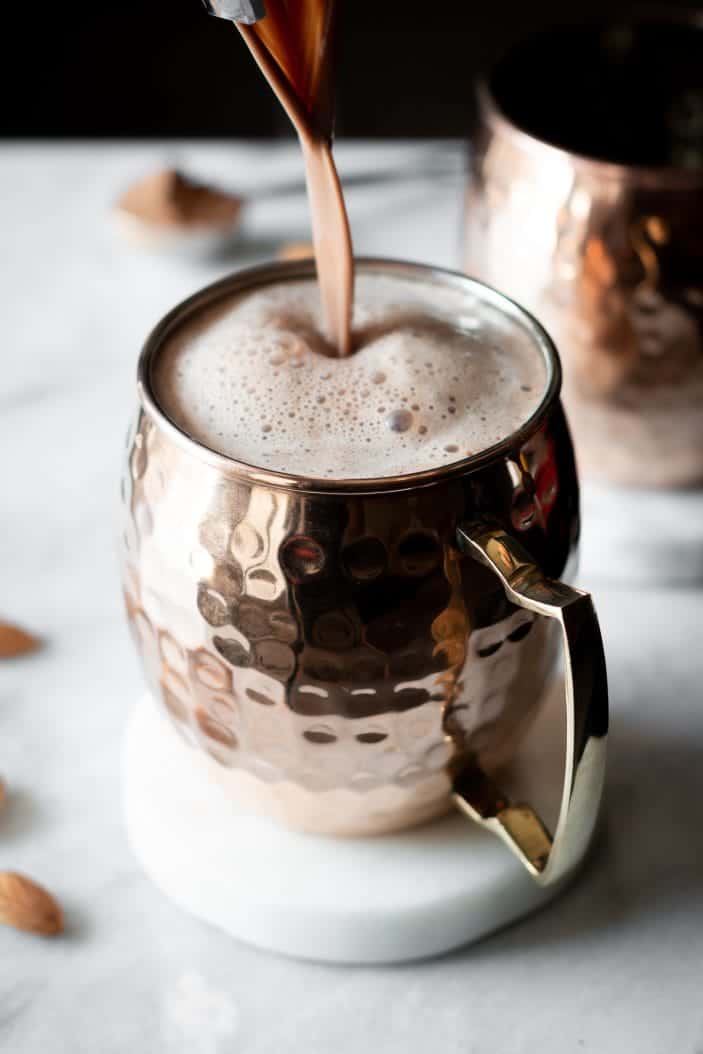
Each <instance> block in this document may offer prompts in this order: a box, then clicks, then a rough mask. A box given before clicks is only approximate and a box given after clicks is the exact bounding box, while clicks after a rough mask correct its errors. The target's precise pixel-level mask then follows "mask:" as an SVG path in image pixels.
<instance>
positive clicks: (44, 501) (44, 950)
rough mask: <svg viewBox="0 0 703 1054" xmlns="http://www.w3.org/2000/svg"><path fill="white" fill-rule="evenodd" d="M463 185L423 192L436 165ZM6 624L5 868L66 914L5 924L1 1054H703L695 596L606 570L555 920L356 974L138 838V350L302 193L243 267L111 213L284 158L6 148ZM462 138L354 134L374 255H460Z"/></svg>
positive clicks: (701, 656) (596, 585)
mask: <svg viewBox="0 0 703 1054" xmlns="http://www.w3.org/2000/svg"><path fill="white" fill-rule="evenodd" d="M439 150H441V151H443V152H445V153H446V154H447V156H448V157H449V158H450V159H451V158H453V159H454V160H455V161H456V165H455V167H454V174H453V175H452V174H449V175H447V176H444V177H442V178H441V179H438V178H437V177H423V176H422V170H423V166H424V165H425V162H426V159H427V158H428V156H430V155H431V154H432V152H433V151H434V152H436V151H439ZM0 153H1V157H0V230H1V231H2V247H1V248H0V260H1V262H2V294H1V297H2V318H3V331H4V333H5V339H4V341H3V348H2V353H1V362H2V372H1V377H2V380H1V381H0V408H1V409H0V430H1V439H0V452H1V453H0V457H1V460H2V480H3V487H2V505H1V515H0V543H1V548H0V575H1V578H0V581H1V584H2V588H1V590H0V617H4V618H7V619H11V620H12V621H15V622H20V623H23V624H24V625H26V627H28V628H29V629H31V630H32V631H33V632H35V633H37V634H39V635H41V636H42V637H43V638H44V639H45V641H46V646H45V647H44V648H43V650H42V651H41V652H39V653H37V654H36V655H33V656H29V657H26V658H24V659H21V660H15V661H13V662H5V663H3V664H2V667H1V668H0V772H1V773H2V775H3V776H4V778H5V779H6V780H7V783H8V785H9V787H10V788H11V794H10V797H9V800H8V803H7V807H6V809H5V811H4V814H3V815H2V817H0V868H7V869H10V868H11V869H16V870H21V871H25V872H27V873H28V874H30V875H32V876H34V877H35V878H37V879H38V880H40V881H42V882H43V883H45V884H46V885H47V886H48V887H49V888H50V889H51V890H52V891H54V892H55V893H56V895H57V896H58V897H59V898H60V900H61V901H62V903H63V904H64V907H65V910H66V916H67V932H66V934H65V935H64V936H63V937H61V938H58V939H55V940H52V941H48V940H42V939H40V938H35V937H32V936H28V935H25V934H21V933H18V932H15V931H13V930H11V929H9V928H7V927H0V1050H2V1051H3V1052H4V1051H7V1052H8V1054H56V1052H64V1051H66V1052H70V1054H81V1052H90V1054H94V1052H96V1051H100V1054H113V1052H114V1054H117V1052H123V1051H125V1052H126V1051H129V1052H136V1051H158V1052H166V1054H180V1052H183V1054H186V1052H187V1054H224V1052H227V1054H231V1052H235V1051H246V1052H247V1054H269V1052H271V1054H273V1052H276V1054H280V1052H281V1051H306V1052H308V1054H318V1052H319V1054H327V1052H329V1051H335V1054H357V1052H358V1051H359V1050H361V1049H371V1050H378V1051H383V1054H396V1052H397V1054H401V1052H402V1054H408V1052H410V1054H414V1052H418V1054H419V1052H424V1051H427V1050H437V1051H443V1052H444V1051H447V1052H448V1051H462V1052H466V1054H484V1052H485V1054H496V1052H501V1054H521V1052H528V1051H529V1052H530V1054H532V1052H534V1051H535V1050H537V1049H539V1050H540V1051H542V1052H545V1054H549V1052H554V1054H557V1052H558V1054H564V1052H565V1051H582V1050H583V1051H593V1052H597V1054H622V1052H623V1051H633V1052H634V1051H636V1052H637V1054H662V1052H664V1051H675V1052H676V1054H701V1052H703V1009H702V1008H701V999H700V991H701V973H702V971H703V822H702V819H701V799H702V798H703V776H702V775H701V772H702V767H701V758H703V692H702V690H701V685H702V684H703V648H702V647H701V643H700V632H701V628H702V627H703V593H702V592H699V591H698V590H696V589H692V588H689V589H685V588H683V589H679V590H676V589H673V588H669V589H667V588H663V587H657V588H656V589H654V588H647V587H645V586H634V585H630V586H627V585H624V584H621V585H617V586H616V585H613V584H609V583H608V581H607V580H606V579H605V578H603V579H602V580H595V581H589V583H588V586H589V588H593V591H594V593H595V596H596V602H597V605H598V608H599V611H600V614H601V619H602V624H603V629H604V636H605V642H606V648H607V653H608V658H609V668H610V678H611V700H612V737H611V742H612V750H611V755H610V769H609V779H608V789H607V813H606V825H605V835H604V838H603V840H602V844H601V845H600V847H599V849H598V851H597V853H596V854H595V856H594V858H593V860H592V862H591V864H590V865H589V867H588V869H587V872H586V873H585V874H584V875H583V877H582V878H581V879H580V880H579V882H578V883H577V884H576V885H575V886H574V887H573V888H572V889H571V890H570V891H569V892H568V893H567V894H566V895H564V896H563V897H562V898H561V899H560V900H559V901H558V902H557V903H556V904H554V905H553V906H551V907H549V908H548V909H546V910H545V911H543V912H542V913H541V914H539V915H536V916H533V917H532V918H530V919H528V920H526V921H524V922H522V923H521V924H519V925H517V926H515V927H513V928H511V929H508V930H506V931H504V932H502V933H500V934H498V935H497V936H494V937H492V938H490V939H488V940H486V941H484V942H483V943H481V944H479V945H477V946H474V947H472V948H469V949H467V950H464V951H461V952H458V953H454V954H452V955H449V956H447V957H445V958H443V959H438V960H435V961H428V962H423V963H417V964H414V965H410V966H403V967H396V968H389V967H385V968H361V967H358V968H349V967H347V968H342V967H330V966H321V965H312V964H307V963H300V962H294V961H289V960H286V959H283V958H277V957H274V956H270V955H268V954H265V953H263V952H259V951H255V950H252V949H250V948H248V947H245V946H243V945H239V944H237V943H234V942H233V941H231V940H230V939H228V938H227V937H225V936H223V935H221V934H220V933H218V932H214V931H212V930H211V929H209V928H207V927H205V926H204V925H202V924H200V923H198V922H196V921H194V920H192V919H190V918H188V917H186V916H184V915H182V914H181V913H180V912H179V911H178V910H177V909H176V908H175V907H173V906H172V905H171V904H170V903H168V902H167V901H166V900H165V899H163V898H162V897H161V896H160V895H159V894H158V893H157V891H156V890H155V889H154V888H153V887H152V886H151V885H150V883H149V882H148V881H147V880H146V879H145V878H144V877H143V876H142V875H141V873H140V872H139V870H138V868H137V866H136V864H135V862H134V860H133V859H132V857H131V855H130V852H129V849H128V847H127V844H126V840H125V836H124V832H123V827H122V818H121V807H120V786H119V761H120V744H121V737H122V732H123V728H124V725H125V720H126V715H127V713H128V709H129V707H130V706H131V704H132V702H133V700H134V699H135V698H136V696H137V695H138V693H139V692H140V690H141V677H140V671H139V668H138V665H137V661H136V658H135V655H134V654H133V651H132V645H131V642H130V640H129V638H128V634H127V631H126V627H125V623H124V619H123V614H122V609H121V599H120V593H119V587H118V580H117V573H116V561H115V556H114V542H113V531H114V527H113V524H114V513H115V509H116V498H117V481H118V472H119V462H120V456H121V452H122V445H123V439H124V434H125V430H126V426H127V420H128V416H129V414H130V412H131V409H132V402H133V386H134V368H135V360H136V356H137V353H138V350H139V347H140V344H141V341H142V339H143V337H144V336H145V334H146V332H147V331H148V329H149V328H150V327H151V325H152V324H153V323H154V322H155V321H156V320H157V319H158V318H159V316H160V315H161V314H162V313H163V312H164V310H166V309H167V308H168V307H170V306H172V305H173V304H174V303H175V302H176V301H177V300H179V299H180V298H182V297H183V296H184V295H186V294H187V293H190V292H191V291H193V290H194V289H196V288H197V287H199V286H202V285H204V284H205V283H206V282H209V281H211V280H212V279H214V278H216V277H218V276H220V275H221V274H224V273H225V272H226V271H227V270H229V269H231V268H232V267H235V266H242V265H245V264H249V263H253V262H256V261H258V260H261V259H263V258H264V257H266V256H269V255H271V254H272V252H273V251H274V250H275V247H276V245H277V244H278V243H279V242H280V241H281V240H286V239H287V240H293V239H301V238H306V231H307V214H306V209H305V205H304V201H303V199H302V197H301V196H298V197H294V198H290V199H288V200H286V201H281V202H277V203H274V202H273V201H268V202H264V201H262V202H260V203H259V204H254V205H252V206H251V207H250V208H249V209H248V211H247V214H246V219H245V224H244V229H243V232H242V238H241V240H240V242H239V244H238V246H237V247H236V248H235V249H234V250H233V251H232V252H230V253H229V254H224V253H223V254H221V255H220V257H219V258H218V259H216V260H213V259H211V260H209V261H204V260H195V259H190V260H188V259H183V258H171V257H164V256H153V255H147V254H144V253H140V252H138V251H136V250H134V249H130V248H128V247H127V246H125V245H123V244H121V243H119V242H118V241H116V240H115V238H114V236H113V234H112V232H111V230H110V227H109V224H108V206H109V204H110V203H111V201H112V200H113V199H114V198H115V196H116V194H117V193H118V192H119V191H120V189H121V188H122V187H124V185H125V184H126V183H128V182H129V181H130V180H132V179H133V178H135V177H136V176H138V175H139V174H140V173H142V172H145V171H147V170H148V169H149V168H150V167H152V166H154V165H158V164H161V163H164V162H168V163H170V162H173V161H175V162H177V163H183V164H185V165H187V166H188V168H189V170H191V171H194V172H196V173H206V174H208V175H209V176H211V177H212V178H215V177H219V178H221V179H222V180H225V181H227V182H230V183H232V184H233V185H235V186H238V187H241V188H244V189H247V188H250V189H253V188H255V187H256V186H257V185H259V184H265V183H267V182H268V181H269V180H270V181H271V182H274V181H276V180H278V179H283V178H285V177H287V176H291V175H295V174H297V173H298V172H299V161H298V157H297V153H296V151H295V149H294V147H293V145H292V144H284V145H282V146H276V147H271V146H264V145H260V146H246V145H236V146H235V145H232V144H229V145H222V144H219V145H218V144H207V143H201V144H186V143H184V144H175V145H174V144H168V145H163V144H153V143H152V144H142V145H125V144H122V145H115V144H95V145H82V146H72V145H70V144H62V145H56V146H48V145H26V146H21V145H6V146H4V147H3V148H2V150H1V151H0ZM460 156H461V154H460V151H459V149H458V148H457V147H454V146H452V145H451V144H441V145H439V146H436V147H434V148H428V146H427V145H426V144H424V145H423V144H415V145H407V144H396V145H394V146H392V147H391V146H385V145H375V146H371V145H363V144H346V145H345V144H342V146H341V147H340V149H339V158H340V167H341V169H342V172H351V171H366V170H367V169H369V168H373V167H379V168H382V167H384V166H385V167H396V166H398V165H402V166H405V167H407V169H408V171H409V172H414V173H416V178H414V179H409V180H408V181H407V182H404V183H402V184H400V185H397V186H389V185H379V186H377V187H375V188H370V187H365V188H364V187H358V188H356V189H355V190H354V191H353V192H352V193H350V211H351V219H352V224H353V228H354V233H355V237H356V247H357V251H359V252H363V253H369V254H379V255H388V256H405V257H409V258H414V259H421V260H426V261H430V262H436V263H440V264H445V265H457V264H458V263H459V244H460V219H461V208H462V204H461V173H460V168H461V164H460Z"/></svg>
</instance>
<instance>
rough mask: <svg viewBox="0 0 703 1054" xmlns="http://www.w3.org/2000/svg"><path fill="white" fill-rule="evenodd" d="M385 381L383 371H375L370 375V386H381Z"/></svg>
mask: <svg viewBox="0 0 703 1054" xmlns="http://www.w3.org/2000/svg"><path fill="white" fill-rule="evenodd" d="M385 379H386V375H385V373H384V372H383V370H375V371H374V372H373V373H372V374H371V382H372V384H383V382H384V381H385Z"/></svg>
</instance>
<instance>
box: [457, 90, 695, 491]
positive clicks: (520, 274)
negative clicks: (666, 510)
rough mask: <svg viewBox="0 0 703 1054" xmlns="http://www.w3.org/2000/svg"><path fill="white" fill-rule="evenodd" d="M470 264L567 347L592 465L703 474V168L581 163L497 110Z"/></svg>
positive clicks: (585, 462) (473, 207) (581, 439)
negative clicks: (702, 170) (498, 117)
mask: <svg viewBox="0 0 703 1054" xmlns="http://www.w3.org/2000/svg"><path fill="white" fill-rule="evenodd" d="M465 263H466V270H467V272H468V273H469V274H471V275H473V276H475V277H477V278H480V279H482V280H483V281H485V282H488V283H490V284H492V285H494V286H496V288H498V289H500V290H502V291H503V292H505V293H507V294H508V295H509V296H512V297H514V298H515V299H516V300H517V301H518V302H519V303H521V304H523V305H524V306H525V307H527V308H529V309H530V310H531V311H533V312H534V313H535V315H536V316H537V318H539V320H540V321H541V322H542V323H543V324H544V325H545V326H546V328H547V330H548V331H549V333H550V335H551V336H552V337H553V339H554V340H555V341H556V344H557V347H558V348H559V350H560V353H561V356H562V360H563V365H564V382H565V383H564V402H565V405H566V409H567V412H568V415H569V422H570V425H571V427H572V431H573V434H574V440H575V445H576V450H577V454H578V458H579V465H580V467H581V469H582V471H584V472H585V473H586V474H587V475H589V476H592V477H595V478H601V479H605V480H612V481H614V482H621V483H628V484H638V485H644V486H650V485H651V486H685V485H689V484H693V483H700V482H701V481H703V427H702V426H701V421H702V420H703V174H699V176H698V177H696V176H695V174H688V175H687V174H686V173H674V174H673V175H672V174H671V173H670V172H667V171H662V172H661V174H659V175H657V174H655V173H652V172H646V171H645V172H639V171H638V170H636V169H632V170H630V169H627V168H621V167H618V166H610V165H601V164H599V163H598V162H587V161H585V160H584V159H583V158H572V157H570V156H569V154H567V153H566V152H564V151H560V150H554V149H552V148H551V147H549V146H547V145H545V144H541V143H540V142H538V141H537V140H531V139H529V137H528V136H527V135H522V134H516V132H515V130H514V129H513V128H511V126H510V125H509V124H507V122H501V121H500V120H494V119H493V118H492V115H491V112H490V110H488V111H487V112H486V115H485V123H484V127H483V129H482V131H481V133H480V135H479V137H478V139H477V141H476V143H475V144H474V149H473V151H472V161H471V174H470V178H469V185H468V192H467V200H466V255H465Z"/></svg>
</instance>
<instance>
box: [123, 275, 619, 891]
mask: <svg viewBox="0 0 703 1054" xmlns="http://www.w3.org/2000/svg"><path fill="white" fill-rule="evenodd" d="M357 266H358V268H359V269H360V271H361V272H362V273H371V274H379V275H389V274H390V275H394V274H395V275H400V276H403V277H409V278H413V279H416V280H418V281H422V282H423V283H434V284H436V285H437V286H438V287H448V286H449V287H452V288H453V289H454V290H457V291H458V292H459V293H460V294H461V300H462V304H463V305H464V307H465V309H466V310H467V311H471V312H472V313H473V315H474V316H475V317H479V318H480V317H481V316H486V317H487V316H488V315H492V316H493V317H499V318H500V319H501V324H502V325H504V326H508V327H510V328H511V329H512V330H513V331H514V332H515V333H516V334H520V339H524V340H526V341H529V342H530V345H531V346H532V347H534V348H535V349H536V351H537V352H538V354H539V355H540V356H541V358H542V360H543V361H544V364H545V366H546V375H547V384H546V388H545V391H544V394H543V397H542V399H541V402H540V404H539V406H538V409H537V410H536V412H535V413H534V414H533V416H532V417H531V418H530V419H529V420H528V421H527V422H526V423H525V424H524V425H523V426H522V427H521V428H520V429H519V430H518V431H516V432H515V433H514V434H511V435H506V436H505V437H504V438H502V439H501V440H500V442H498V443H496V444H495V445H494V446H493V447H491V448H490V449H488V450H486V451H484V452H482V453H479V454H477V455H475V456H471V457H468V458H465V459H464V460H462V461H459V462H457V463H455V464H452V465H448V466H444V467H441V468H438V469H437V470H434V471H425V472H417V473H414V474H412V475H406V476H396V477H383V478H378V479H366V480H346V479H338V480H331V479H328V478H316V477H315V476H314V461H311V474H310V476H309V477H307V478H303V477H300V476H292V475H286V474H283V473H280V472H274V471H269V470H264V469H261V468H257V467H256V466H253V465H247V464H243V463H240V462H237V461H234V460H232V459H230V458H227V457H224V456H222V455H220V454H218V453H215V452H213V451H212V450H209V449H207V448H205V447H204V446H202V445H200V444H199V443H197V442H195V441H194V440H193V439H192V438H191V437H189V436H188V435H186V434H185V433H183V432H182V431H180V430H179V429H178V428H177V427H176V426H175V425H174V424H173V423H172V422H171V421H170V420H168V419H167V418H166V416H165V415H164V413H163V412H162V411H161V410H160V408H159V406H158V403H157V400H156V397H155V393H154V389H153V387H152V369H153V365H154V362H155V359H156V357H157V356H158V354H159V349H160V347H161V346H162V345H163V343H164V340H165V339H166V338H167V337H168V336H169V335H171V334H173V332H174V331H175V330H177V329H178V327H179V326H180V325H182V323H183V322H184V320H185V319H188V318H190V317H191V316H192V315H193V314H194V313H196V312H198V311H200V310H202V309H203V308H204V307H205V306H210V305H212V304H213V303H215V302H217V301H218V300H220V299H221V298H224V297H228V296H231V295H232V294H233V293H235V292H240V291H246V290H251V289H254V288H260V287H261V286H265V285H269V284H272V283H279V282H284V281H289V280H291V279H296V278H301V277H306V278H309V277H311V276H312V275H313V274H314V270H313V265H312V263H311V262H301V263H293V264H278V265H270V266H265V267H261V268H257V269H254V270H250V271H244V272H240V273H238V274H236V275H233V276H231V277H229V278H226V279H224V280H223V281H221V282H218V283H217V284H215V285H213V286H210V287H209V288H207V289H205V290H203V291H202V292H200V293H197V294H196V295H195V296H193V297H191V298H190V299H189V300H187V301H186V302H185V303H183V304H181V305H180V306H178V307H177V308H175V309H174V310H173V311H172V312H171V313H170V314H168V315H167V316H166V317H165V318H164V319H163V321H162V322H160V323H159V325H158V326H157V327H156V329H155V330H154V331H153V333H152V334H151V336H150V337H149V339H148V340H147V342H146V345H145V347H144V350H143V352H142V356H141V359H140V363H139V384H138V387H139V407H138V410H137V414H136V420H135V424H134V427H133V428H132V430H131V431H130V435H129V439H128V451H127V459H126V469H125V473H124V481H123V491H122V497H123V510H124V516H123V526H124V534H123V565H124V585H125V596H126V606H127V613H128V616H129V621H130V624H131V627H132V630H133V633H134V636H135V639H136V642H137V645H138V648H139V651H140V653H141V657H142V660H143V664H144V668H145V672H146V675H147V679H148V681H149V685H150V687H151V690H152V692H153V694H154V696H155V698H156V699H157V700H159V701H160V703H161V704H162V706H163V709H164V712H165V713H167V714H168V715H169V716H170V718H171V719H172V721H173V723H174V725H175V726H176V727H177V728H178V729H179V730H180V732H181V733H182V735H183V736H184V737H185V738H186V740H187V741H188V742H189V743H190V744H191V745H192V747H193V749H194V750H197V751H199V752H204V754H205V755H207V756H209V759H210V760H209V762H208V765H209V766H210V771H211V774H212V778H213V781H214V782H216V783H218V784H219V786H220V787H221V788H223V789H224V791H225V792H226V793H231V794H232V795H233V796H234V797H235V798H236V800H237V801H238V803H239V804H240V805H242V803H243V804H244V806H245V807H246V808H247V809H249V810H251V811H252V812H254V813H260V814H264V815H268V816H271V817H273V818H274V819H276V820H278V821H279V822H281V823H283V824H286V825H288V826H290V827H293V828H298V829H303V830H308V831H317V832H321V833H326V834H338V835H339V834H346V835H358V834H379V833H382V832H387V831H394V830H398V829H401V828H404V827H408V826H412V825H414V824H419V823H422V822H425V821H428V820H431V819H432V818H434V817H437V816H440V815H442V814H443V813H445V812H446V811H447V810H448V809H449V808H450V807H451V805H452V803H453V802H454V803H456V804H458V805H459V806H460V807H461V808H463V809H464V810H465V811H466V812H468V813H469V815H470V816H471V817H473V819H474V820H476V821H478V822H480V823H482V824H485V825H486V826H488V827H489V828H490V829H492V830H494V831H495V832H496V833H497V834H499V835H500V836H501V837H503V838H504V839H505V841H506V842H507V843H508V844H509V846H510V847H511V848H512V849H513V850H514V851H515V852H516V853H517V855H518V856H519V858H520V859H521V860H522V862H523V863H524V864H525V866H526V867H527V868H528V870H529V871H530V873H531V874H533V875H534V876H535V878H536V879H537V880H538V881H540V882H542V883H546V882H552V881H555V880H556V879H558V878H559V877H561V876H562V875H563V874H565V873H566V872H568V871H569V870H571V869H572V867H573V866H574V865H575V863H577V862H578V860H579V859H580V858H581V856H582V855H583V852H584V850H585V848H586V846H587V845H588V842H589V840H590V838H591V835H592V833H593V830H594V825H595V822H596V816H597V812H598V805H599V800H600V796H601V787H602V780H603V765H604V748H605V737H606V727H607V689H606V678H605V666H604V659H603V652H602V645H601V640H600V633H599V630H598V624H597V620H596V616H595V613H594V611H593V607H592V604H591V600H590V597H589V596H588V595H587V594H585V593H583V592H581V591H579V590H576V589H573V588H571V587H570V586H568V585H565V584H564V583H563V582H560V581H558V580H557V579H558V578H559V577H560V576H562V575H564V574H566V575H568V574H569V573H570V569H571V568H572V567H573V559H574V556H575V551H576V544H577V537H578V526H579V523H578V485H577V479H576V473H575V469H574V460H573V455H572V448H571V442H570V439H569V433H568V430H567V427H566V423H565V419H564V414H563V411H562V408H561V405H560V402H559V387H560V367H559V360H558V358H557V355H556V352H555V349H554V347H553V345H552V343H551V342H550V340H549V338H548V337H547V336H546V334H545V333H544V332H543V330H542V329H541V328H540V326H539V325H538V324H537V323H536V322H535V321H534V320H533V319H532V318H530V316H528V315H527V314H526V313H525V312H523V311H522V310H521V309H520V308H518V307H517V306H516V305H515V304H513V303H512V302H511V301H509V300H507V299H506V298H505V297H503V296H501V295H500V294H498V293H496V292H494V291H493V290H490V289H488V288H487V287H485V286H482V285H480V284H479V283H477V282H474V281H471V280H469V279H468V278H465V277H463V276H461V275H456V274H450V273H448V272H441V271H438V270H433V269H431V268H422V267H417V266H414V265H409V264H402V263H390V262H384V261H371V260H361V261H359V262H358V264H357ZM560 641H561V642H563V645H564V670H565V683H566V692H565V715H566V720H565V727H566V734H565V760H564V773H565V775H564V787H563V796H562V798H561V802H560V808H559V818H558V823H557V825H556V829H555V832H554V837H552V835H550V834H549V833H548V832H547V830H546V829H545V827H544V825H543V824H542V823H541V822H540V820H539V819H538V817H537V816H536V814H535V813H534V811H533V810H532V809H531V808H530V807H529V805H523V804H511V803H510V801H508V800H507V798H506V797H505V796H504V795H502V794H501V792H500V791H499V790H498V789H497V787H496V785H495V782H494V781H493V780H492V779H491V778H490V776H489V772H493V771H495V768H496V766H498V765H499V764H500V763H501V762H502V761H505V760H507V759H510V758H512V757H513V756H514V755H515V752H516V750H517V749H518V747H519V743H520V740H521V738H522V736H523V734H524V731H525V729H526V727H527V726H528V725H529V723H530V722H531V720H532V718H533V717H534V715H535V712H536V710H537V709H538V707H539V703H540V700H541V699H542V698H544V695H545V691H546V690H547V689H548V688H549V685H550V684H551V683H552V682H553V680H554V678H555V677H557V676H558V671H557V669H556V665H555V658H556V657H557V653H558V652H559V650H560V647H559V645H560ZM224 836H226V832H223V837H224Z"/></svg>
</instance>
